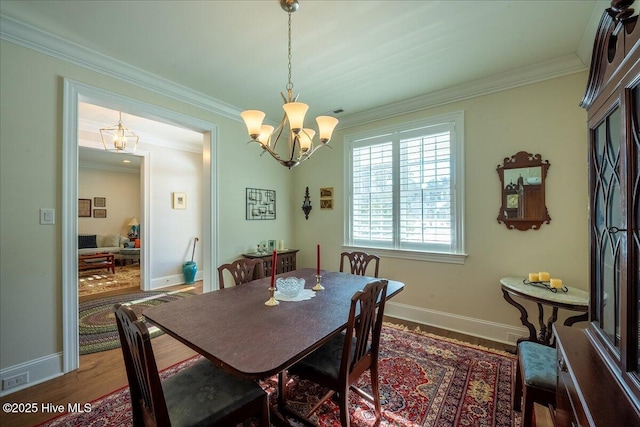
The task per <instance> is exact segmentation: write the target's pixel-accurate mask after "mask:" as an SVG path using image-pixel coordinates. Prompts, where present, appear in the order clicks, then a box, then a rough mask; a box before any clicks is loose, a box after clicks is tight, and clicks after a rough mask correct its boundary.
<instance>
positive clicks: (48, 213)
mask: <svg viewBox="0 0 640 427" xmlns="http://www.w3.org/2000/svg"><path fill="white" fill-rule="evenodd" d="M55 223H56V211H55V209H45V208H41V209H40V224H42V225H51V224H55Z"/></svg>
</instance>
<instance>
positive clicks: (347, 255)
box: [340, 251, 380, 277]
mask: <svg viewBox="0 0 640 427" xmlns="http://www.w3.org/2000/svg"><path fill="white" fill-rule="evenodd" d="M345 259H347V260H348V262H349V265H350V266H351V274H358V275H360V276H366V274H365V273H366V271H367V267H368V266H369V263H371V262H373V264H374V268H375V270H374V271H375V273H374V275H373V277H378V264H379V263H380V257H379V256H377V255H369V254H368V253H366V252H358V251H354V252H342V253H341V254H340V271H341V272H344V260H345Z"/></svg>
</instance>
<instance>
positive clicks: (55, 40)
mask: <svg viewBox="0 0 640 427" xmlns="http://www.w3.org/2000/svg"><path fill="white" fill-rule="evenodd" d="M0 39H1V40H5V41H8V42H11V43H15V44H17V45H20V46H23V47H26V48H29V49H33V50H35V51H37V52H40V53H42V54H45V55H48V56H51V57H54V58H57V59H60V60H62V61H65V62H69V63H71V64H74V65H77V66H79V67H83V68H86V69H88V70H91V71H94V72H96V73H100V74H103V75H106V76H109V77H112V78H114V79H117V80H120V81H123V82H126V83H129V84H132V85H134V86H137V87H141V88H143V89H146V90H149V91H151V92H155V93H159V94H161V95H164V96H168V97H170V98H173V99H176V100H178V101H181V102H185V103H187V104H190V105H193V106H196V107H198V108H201V109H203V110H206V111H210V112H212V113H215V114H219V115H221V116H223V117H226V118H229V119H232V120H235V121H238V122H240V121H241V118H240V113H241V111H242V110H241V109H240V108H238V107H236V106H234V105H231V104H227V103H226V102H223V101H220V100H219V99H216V98H212V97H210V96H207V95H204V94H202V93H200V92H197V91H194V90H192V89H189V88H188V87H186V86H182V85H179V84H177V83H174V82H172V81H171V80H168V79H165V78H163V77H160V76H158V75H156V74H152V73H149V72H147V71H144V70H142V69H140V68H137V67H134V66H132V65H130V64H127V63H125V62H122V61H120V60H117V59H115V58H112V57H109V56H107V55H103V54H101V53H98V52H96V51H94V50H91V49H87V48H86V47H84V46H81V45H79V44H77V43H74V42H71V41H68V40H66V39H63V38H61V37H58V36H56V35H53V34H51V33H48V32H45V31H42V30H40V29H38V28H36V27H33V26H31V25H29V24H25V23H24V22H20V21H18V20H15V19H13V18H10V17H8V16H6V15H3V14H0Z"/></svg>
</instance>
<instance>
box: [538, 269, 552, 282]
mask: <svg viewBox="0 0 640 427" xmlns="http://www.w3.org/2000/svg"><path fill="white" fill-rule="evenodd" d="M550 277H551V275H550V274H549V273H548V272H547V271H541V272H539V273H538V280H540V281H541V282H548V281H549V278H550Z"/></svg>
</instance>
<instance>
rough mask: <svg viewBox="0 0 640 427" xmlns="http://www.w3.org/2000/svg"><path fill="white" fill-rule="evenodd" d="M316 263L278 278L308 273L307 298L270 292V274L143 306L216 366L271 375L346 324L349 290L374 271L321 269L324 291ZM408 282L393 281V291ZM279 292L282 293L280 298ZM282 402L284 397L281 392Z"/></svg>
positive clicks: (390, 285)
mask: <svg viewBox="0 0 640 427" xmlns="http://www.w3.org/2000/svg"><path fill="white" fill-rule="evenodd" d="M316 274H317V271H316V269H313V268H302V269H297V270H293V271H290V272H286V273H282V274H279V275H276V276H275V278H280V277H282V278H286V277H297V278H303V279H305V291H304V292H305V295H306V294H308V296H309V298H308V299H305V300H302V301H279V304H278V305H275V306H268V305H265V302H267V301H268V300H269V299H270V292H269V288H270V284H271V280H272V278H271V277H265V278H263V279H259V280H254V281H252V282H248V283H243V284H242V285H239V286H233V287H228V288H224V289H219V290H216V291H212V292H207V293H203V294H200V295H195V296H192V297H188V298H183V299H180V300H176V301H172V302H169V303H166V304H162V305H158V306H155V307H150V308H147V309H146V310H144V312H143V313H142V314H143V315H144V317H145V318H146V320H147V321H149V322H150V323H151V324H153V325H155V326H157V327H158V328H159V329H160V330H162V331H164V332H165V333H167V334H168V335H170V336H172V337H173V338H175V339H176V340H178V341H180V342H182V343H183V344H185V345H186V346H188V347H190V348H192V349H193V350H195V351H196V352H198V353H200V354H201V355H203V356H204V357H206V358H207V359H209V360H210V361H211V362H213V363H214V364H215V365H217V366H220V367H221V368H223V369H225V370H227V371H228V372H231V373H233V374H236V375H239V376H241V377H244V378H249V379H254V380H259V379H266V378H269V377H271V376H273V375H275V374H278V373H280V372H283V371H284V370H286V369H287V368H288V367H290V366H291V365H293V364H294V363H296V362H298V361H299V360H301V359H302V358H304V357H305V356H306V355H308V354H309V353H311V352H313V351H314V350H315V349H317V348H318V347H320V346H322V345H323V344H324V343H326V342H327V341H329V340H330V339H331V338H333V337H334V336H336V335H337V334H339V333H340V332H341V331H342V330H344V328H345V327H346V324H347V320H348V317H349V309H350V305H351V297H352V296H353V295H354V294H355V293H356V292H357V291H358V290H361V289H363V288H364V287H365V285H366V284H367V283H369V282H371V281H375V280H382V279H378V278H375V277H367V276H359V275H354V274H348V273H339V272H333V271H326V270H321V271H320V275H321V284H322V286H323V287H324V290H320V291H313V292H312V291H310V289H311V288H312V287H313V286H314V285H315V284H316ZM403 289H404V284H403V283H401V282H398V281H394V280H388V285H387V296H386V298H387V299H389V298H392V297H393V296H395V295H397V294H398V293H399V292H401V291H402V290H403ZM277 295H278V294H277V293H276V297H277ZM278 400H279V403H280V399H278Z"/></svg>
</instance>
